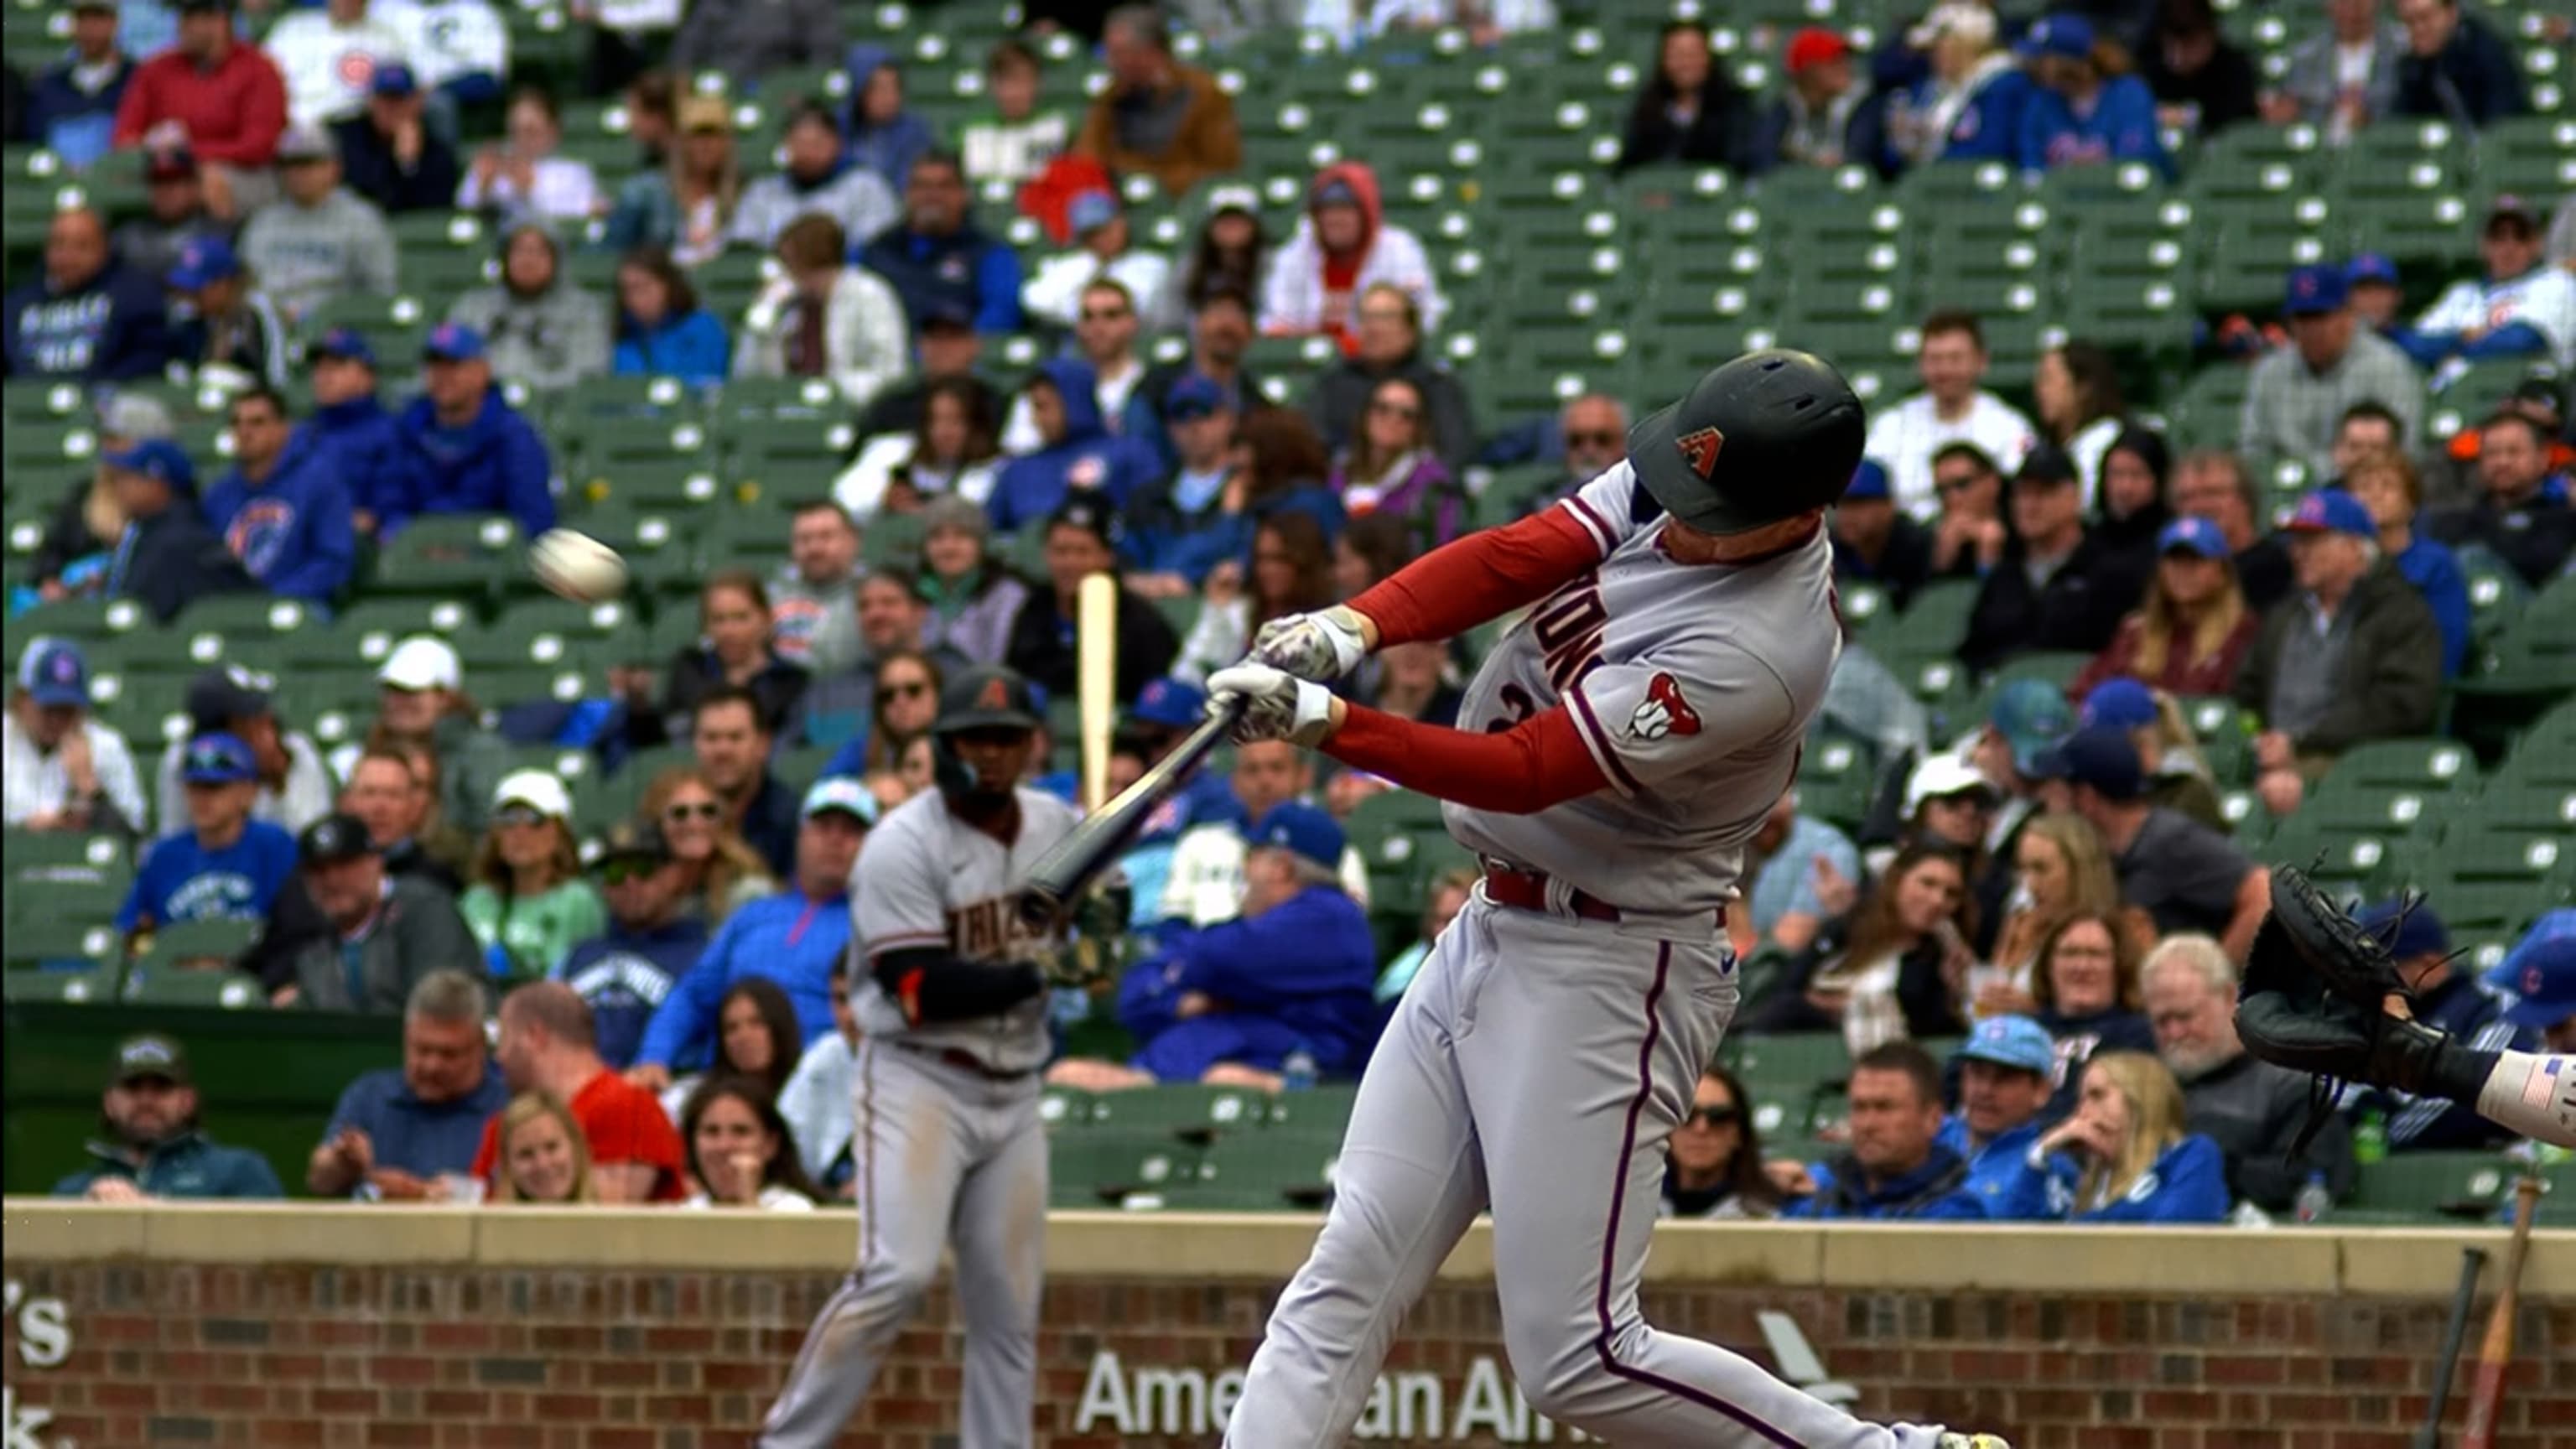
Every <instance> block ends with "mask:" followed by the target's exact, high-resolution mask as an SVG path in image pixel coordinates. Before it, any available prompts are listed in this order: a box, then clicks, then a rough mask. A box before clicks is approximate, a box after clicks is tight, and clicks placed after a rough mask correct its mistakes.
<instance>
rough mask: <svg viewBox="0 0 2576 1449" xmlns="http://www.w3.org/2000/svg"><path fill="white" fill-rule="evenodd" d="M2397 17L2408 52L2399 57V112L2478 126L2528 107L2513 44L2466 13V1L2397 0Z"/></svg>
mask: <svg viewBox="0 0 2576 1449" xmlns="http://www.w3.org/2000/svg"><path fill="white" fill-rule="evenodd" d="M2397 20H2398V23H2399V24H2401V25H2403V26H2405V27H2406V54H2405V55H2403V56H2402V57H2400V58H2399V59H2398V62H2397V106H2396V114H2398V115H2400V116H2415V117H2421V118H2423V119H2425V120H2431V121H2448V122H2450V123H2451V124H2452V125H2453V126H2456V127H2458V128H2459V129H2460V130H2462V131H2474V130H2476V129H2477V128H2479V127H2481V126H2485V125H2488V124H2490V123H2492V122H2494V121H2497V120H2499V119H2501V118H2503V117H2506V116H2518V115H2521V114H2522V113H2523V112H2524V111H2525V110H2526V109H2528V107H2529V102H2528V100H2527V99H2526V98H2525V96H2524V94H2523V89H2522V67H2521V65H2520V63H2519V62H2518V61H2517V60H2516V59H2515V57H2514V53H2513V47H2512V46H2511V45H2509V44H2507V43H2506V42H2505V41H2504V40H2503V39H2502V38H2501V37H2499V36H2498V35H2497V34H2496V33H2495V32H2494V31H2493V30H2490V29H2488V28H2487V25H2486V22H2484V21H2482V20H2479V19H2478V18H2476V17H2475V16H2471V15H2464V14H2462V13H2460V0H2397Z"/></svg>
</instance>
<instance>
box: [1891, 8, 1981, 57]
mask: <svg viewBox="0 0 2576 1449" xmlns="http://www.w3.org/2000/svg"><path fill="white" fill-rule="evenodd" d="M1945 35H1955V36H1957V37H1959V38H1960V39H1961V40H1966V41H1971V42H1974V43H1975V44H1977V45H1980V46H1984V45H1992V44H1994V41H1995V12H1993V11H1991V10H1989V9H1987V8H1986V7H1985V6H1983V5H1971V4H1966V3H1963V0H1946V3H1943V4H1940V5H1935V6H1933V7H1932V12H1931V13H1930V14H1928V15H1926V16H1924V17H1923V23H1922V24H1920V25H1917V26H1915V27H1914V28H1913V29H1912V30H1909V31H1907V32H1905V43H1906V44H1907V45H1910V46H1912V47H1914V48H1915V49H1916V50H1929V49H1931V48H1932V43H1933V42H1934V41H1937V40H1939V39H1940V38H1941V37H1943V36H1945Z"/></svg>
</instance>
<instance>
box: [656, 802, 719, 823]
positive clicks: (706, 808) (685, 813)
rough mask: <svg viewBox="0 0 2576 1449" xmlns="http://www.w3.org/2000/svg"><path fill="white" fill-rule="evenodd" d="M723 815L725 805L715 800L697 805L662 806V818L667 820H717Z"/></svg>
mask: <svg viewBox="0 0 2576 1449" xmlns="http://www.w3.org/2000/svg"><path fill="white" fill-rule="evenodd" d="M723 815H724V807H723V806H721V805H718V804H717V803H716V802H714V801H713V800H707V801H702V802H700V803H698V804H695V805H665V806H663V807H662V818H663V819H665V820H717V819H721V818H723Z"/></svg>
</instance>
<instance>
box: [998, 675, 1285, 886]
mask: <svg viewBox="0 0 2576 1449" xmlns="http://www.w3.org/2000/svg"><path fill="white" fill-rule="evenodd" d="M1242 715H1243V701H1242V700H1241V699H1239V698H1221V699H1219V700H1218V701H1217V711H1216V713H1214V714H1212V715H1210V716H1208V718H1206V719H1205V720H1202V721H1201V722H1200V723H1199V727H1198V728H1197V729H1194V730H1192V731H1190V732H1189V734H1188V735H1187V736H1186V737H1185V738H1183V739H1182V741H1181V742H1180V743H1179V744H1177V745H1174V746H1173V747H1172V752H1171V753H1170V754H1168V755H1165V756H1164V757H1163V758H1162V759H1161V760H1160V761H1159V762H1158V763H1156V764H1155V766H1154V767H1153V768H1152V769H1150V770H1147V771H1146V772H1145V773H1144V774H1142V775H1140V776H1138V777H1137V779H1136V783H1135V784H1133V785H1130V786H1128V787H1127V788H1126V789H1125V790H1122V791H1120V792H1119V794H1118V798H1117V799H1115V800H1112V801H1110V802H1109V803H1108V804H1106V805H1103V806H1101V807H1100V808H1099V809H1098V810H1095V811H1093V812H1092V813H1091V814H1089V815H1087V816H1085V817H1083V821H1082V823H1081V824H1080V825H1077V826H1075V827H1074V828H1073V833H1072V834H1070V835H1067V836H1066V837H1065V838H1064V839H1062V840H1059V841H1057V842H1056V844H1055V849H1053V850H1050V851H1048V852H1047V853H1046V854H1045V855H1042V856H1040V857H1038V863H1037V864H1036V865H1034V866H1032V867H1030V869H1029V879H1028V883H1027V884H1026V885H1023V886H1022V887H1020V919H1021V920H1022V921H1025V922H1027V923H1028V924H1029V925H1031V926H1033V927H1040V928H1043V927H1048V926H1052V925H1054V924H1055V923H1056V922H1057V921H1058V920H1060V919H1062V918H1063V916H1064V914H1065V912H1066V911H1067V910H1068V909H1070V908H1071V906H1072V905H1073V903H1074V901H1075V900H1077V899H1079V898H1080V897H1081V895H1082V893H1083V891H1084V890H1086V889H1088V888H1089V887H1090V885H1091V883H1092V882H1093V881H1095V880H1097V879H1099V877H1100V873H1101V872H1103V871H1105V870H1107V869H1109V868H1110V867H1111V866H1113V865H1116V864H1117V863H1118V857H1120V856H1122V855H1124V854H1126V853H1127V847H1128V845H1129V844H1131V843H1132V842H1134V840H1135V839H1136V835H1137V833H1138V832H1139V831H1141V830H1143V829H1144V828H1145V819H1146V817H1147V816H1150V815H1152V814H1153V813H1154V808H1155V807H1156V806H1158V805H1160V804H1162V803H1163V802H1164V801H1165V800H1168V799H1170V798H1171V796H1172V792H1174V791H1176V790H1178V789H1180V788H1181V786H1183V785H1185V784H1187V783H1189V779H1190V777H1191V776H1192V775H1194V774H1197V773H1198V768H1199V766H1201V765H1203V764H1205V763H1207V757H1208V756H1209V755H1210V754H1211V753H1213V752H1214V751H1215V749H1216V747H1217V746H1218V745H1221V744H1223V743H1225V738H1226V734H1227V732H1228V731H1230V730H1232V729H1233V728H1234V722H1235V721H1236V720H1237V719H1239V718H1241V717H1242Z"/></svg>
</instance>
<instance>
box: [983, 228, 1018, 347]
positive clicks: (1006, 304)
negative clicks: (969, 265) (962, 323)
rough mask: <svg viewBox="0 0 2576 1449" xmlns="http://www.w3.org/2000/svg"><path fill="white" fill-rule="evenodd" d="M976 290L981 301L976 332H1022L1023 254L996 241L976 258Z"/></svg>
mask: <svg viewBox="0 0 2576 1449" xmlns="http://www.w3.org/2000/svg"><path fill="white" fill-rule="evenodd" d="M975 290H976V291H977V292H978V293H979V294H980V295H981V297H982V301H981V302H980V303H979V304H978V305H977V308H976V311H975V330H976V331H978V332H983V333H995V332H1017V331H1019V330H1020V254H1019V253H1017V252H1015V251H1012V250H1011V249H1010V248H1009V247H1006V246H1003V245H1001V244H1000V243H998V242H996V243H994V244H993V245H991V246H988V247H986V248H984V254H983V255H982V256H980V257H977V258H976V259H975Z"/></svg>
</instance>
